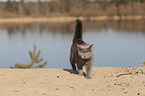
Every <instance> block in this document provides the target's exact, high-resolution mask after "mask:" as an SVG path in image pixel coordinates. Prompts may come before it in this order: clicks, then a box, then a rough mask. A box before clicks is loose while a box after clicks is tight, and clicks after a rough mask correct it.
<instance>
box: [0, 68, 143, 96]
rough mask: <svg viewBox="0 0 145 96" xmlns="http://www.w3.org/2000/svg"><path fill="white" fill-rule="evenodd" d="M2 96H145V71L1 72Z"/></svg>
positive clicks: (22, 70)
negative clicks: (87, 77)
mask: <svg viewBox="0 0 145 96" xmlns="http://www.w3.org/2000/svg"><path fill="white" fill-rule="evenodd" d="M117 76H118V77H117ZM0 96H145V68H144V67H138V68H133V67H130V68H129V67H128V68H127V67H122V68H121V67H120V68H112V67H94V68H93V72H92V79H86V78H85V76H83V75H82V76H80V75H78V74H77V73H72V70H71V69H0Z"/></svg>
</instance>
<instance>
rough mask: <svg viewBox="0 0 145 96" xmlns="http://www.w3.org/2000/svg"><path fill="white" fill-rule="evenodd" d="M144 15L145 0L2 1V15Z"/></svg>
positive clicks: (0, 3)
mask: <svg viewBox="0 0 145 96" xmlns="http://www.w3.org/2000/svg"><path fill="white" fill-rule="evenodd" d="M104 15H105V16H116V15H117V16H136V15H139V16H144V15H145V0H51V1H50V0H46V1H41V0H37V2H32V1H29V2H24V0H20V1H19V2H17V1H15V0H7V2H0V17H19V16H21V17H22V16H32V17H52V16H75V17H79V16H83V17H91V16H104Z"/></svg>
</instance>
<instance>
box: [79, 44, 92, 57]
mask: <svg viewBox="0 0 145 96" xmlns="http://www.w3.org/2000/svg"><path fill="white" fill-rule="evenodd" d="M77 47H78V55H79V56H80V58H81V59H90V58H91V56H92V54H93V50H92V49H93V44H92V45H88V46H83V45H77Z"/></svg>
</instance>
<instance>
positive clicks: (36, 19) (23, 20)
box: [0, 16, 145, 23]
mask: <svg viewBox="0 0 145 96" xmlns="http://www.w3.org/2000/svg"><path fill="white" fill-rule="evenodd" d="M76 18H80V19H82V20H91V21H100V20H139V19H144V18H145V16H111V17H108V16H96V17H69V16H68V17H20V18H0V23H31V22H70V21H74V20H75V19H76Z"/></svg>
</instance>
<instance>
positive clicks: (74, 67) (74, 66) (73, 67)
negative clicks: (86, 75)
mask: <svg viewBox="0 0 145 96" xmlns="http://www.w3.org/2000/svg"><path fill="white" fill-rule="evenodd" d="M71 66H72V69H73V71H76V65H75V64H74V63H71Z"/></svg>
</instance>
